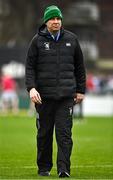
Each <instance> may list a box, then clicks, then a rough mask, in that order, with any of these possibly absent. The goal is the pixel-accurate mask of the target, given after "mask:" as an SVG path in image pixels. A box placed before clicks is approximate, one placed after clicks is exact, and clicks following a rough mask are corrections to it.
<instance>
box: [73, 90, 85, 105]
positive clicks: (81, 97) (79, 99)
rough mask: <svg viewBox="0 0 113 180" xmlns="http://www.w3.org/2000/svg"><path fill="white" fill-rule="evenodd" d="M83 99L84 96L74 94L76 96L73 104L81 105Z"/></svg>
mask: <svg viewBox="0 0 113 180" xmlns="http://www.w3.org/2000/svg"><path fill="white" fill-rule="evenodd" d="M84 97H85V96H84V94H81V93H76V96H75V98H74V101H75V103H76V104H78V103H81V102H82V100H83V99H84Z"/></svg>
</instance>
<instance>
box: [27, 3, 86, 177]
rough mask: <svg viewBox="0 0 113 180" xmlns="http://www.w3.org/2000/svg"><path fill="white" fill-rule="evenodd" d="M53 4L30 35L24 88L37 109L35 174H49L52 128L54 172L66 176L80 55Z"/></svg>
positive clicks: (80, 93)
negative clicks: (34, 32)
mask: <svg viewBox="0 0 113 180" xmlns="http://www.w3.org/2000/svg"><path fill="white" fill-rule="evenodd" d="M62 19H63V16H62V13H61V11H60V9H59V8H58V7H57V6H54V5H53V6H49V7H47V8H46V10H45V12H44V23H43V25H42V26H41V27H40V28H39V31H38V33H37V34H36V35H35V36H34V37H33V39H32V41H31V43H30V46H29V50H28V54H27V60H26V87H27V90H28V92H29V95H30V98H31V100H32V101H33V102H34V103H35V108H36V111H37V114H38V116H37V120H36V122H37V130H38V133H37V165H38V174H39V175H41V176H49V175H50V171H51V168H52V166H53V162H52V143H53V129H54V126H55V135H56V141H57V147H58V152H57V173H58V175H59V177H69V176H70V156H71V151H72V144H73V143H72V138H71V134H72V133H71V129H72V112H73V105H74V102H75V103H80V102H81V101H82V100H83V99H84V93H85V81H86V76H85V67H84V61H83V54H82V51H81V48H80V45H79V42H78V39H77V36H76V35H75V34H73V33H72V32H69V31H67V30H65V29H64V28H63V27H62Z"/></svg>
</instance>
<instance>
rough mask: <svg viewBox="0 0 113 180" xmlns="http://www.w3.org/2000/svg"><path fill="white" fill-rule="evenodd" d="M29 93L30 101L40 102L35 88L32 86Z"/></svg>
mask: <svg viewBox="0 0 113 180" xmlns="http://www.w3.org/2000/svg"><path fill="white" fill-rule="evenodd" d="M29 95H30V99H31V101H32V102H34V103H38V104H42V100H41V97H40V94H39V93H38V91H37V90H36V89H35V88H32V89H31V90H30V92H29Z"/></svg>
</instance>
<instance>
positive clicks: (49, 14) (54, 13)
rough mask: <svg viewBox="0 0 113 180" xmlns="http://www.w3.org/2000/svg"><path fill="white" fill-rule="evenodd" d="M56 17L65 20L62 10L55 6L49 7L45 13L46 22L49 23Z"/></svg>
mask: <svg viewBox="0 0 113 180" xmlns="http://www.w3.org/2000/svg"><path fill="white" fill-rule="evenodd" d="M54 17H59V18H60V19H62V18H63V16H62V13H61V11H60V9H59V8H58V7H57V6H54V5H53V6H49V7H47V8H46V10H45V12H44V18H43V19H44V22H47V21H48V20H49V19H52V18H54Z"/></svg>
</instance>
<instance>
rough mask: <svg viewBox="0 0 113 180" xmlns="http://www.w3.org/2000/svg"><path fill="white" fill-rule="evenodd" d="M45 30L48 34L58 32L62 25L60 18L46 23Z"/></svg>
mask: <svg viewBox="0 0 113 180" xmlns="http://www.w3.org/2000/svg"><path fill="white" fill-rule="evenodd" d="M46 25H47V28H48V30H49V31H50V32H55V31H59V30H60V28H61V25H62V21H61V19H60V18H58V17H55V18H52V19H50V20H48V21H47V23H46Z"/></svg>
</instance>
